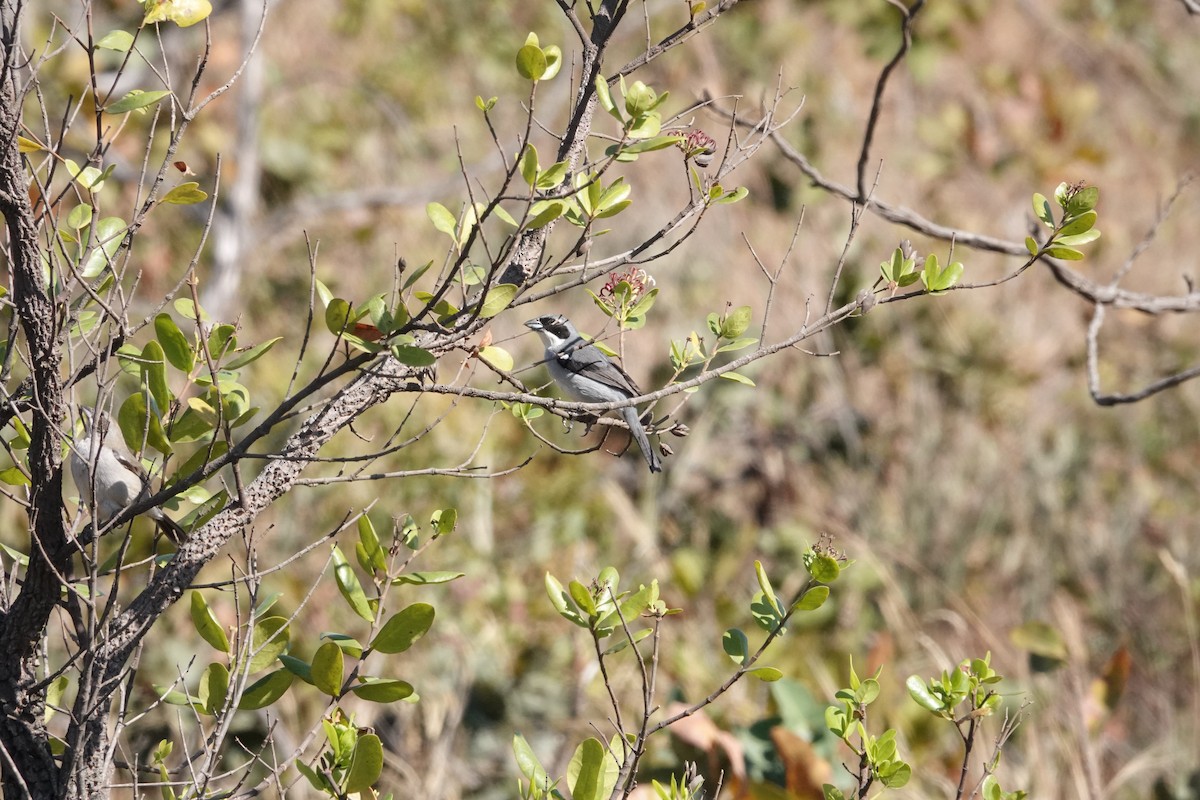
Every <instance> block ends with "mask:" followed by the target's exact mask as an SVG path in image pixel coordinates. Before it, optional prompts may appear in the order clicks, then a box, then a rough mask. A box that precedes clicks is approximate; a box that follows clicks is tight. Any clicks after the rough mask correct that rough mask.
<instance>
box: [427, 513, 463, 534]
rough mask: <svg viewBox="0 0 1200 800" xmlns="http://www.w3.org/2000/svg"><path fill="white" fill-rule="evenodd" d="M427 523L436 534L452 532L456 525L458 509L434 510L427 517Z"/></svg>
mask: <svg viewBox="0 0 1200 800" xmlns="http://www.w3.org/2000/svg"><path fill="white" fill-rule="evenodd" d="M429 524H430V525H432V526H433V530H434V532H435V533H436V534H437V535H438V536H448V535H449V534H451V533H454V528H455V527H456V526H457V525H458V509H456V508H440V509H438V510H437V511H434V512H433V514H431V515H430V517H429Z"/></svg>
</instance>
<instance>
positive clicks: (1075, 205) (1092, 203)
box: [1067, 186, 1100, 217]
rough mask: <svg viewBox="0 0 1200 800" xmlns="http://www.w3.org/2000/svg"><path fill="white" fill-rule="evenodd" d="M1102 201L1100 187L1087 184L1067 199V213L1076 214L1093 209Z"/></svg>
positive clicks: (1069, 214)
mask: <svg viewBox="0 0 1200 800" xmlns="http://www.w3.org/2000/svg"><path fill="white" fill-rule="evenodd" d="M1098 202H1100V189H1099V188H1097V187H1095V186H1085V187H1084V188H1082V189H1080V190H1079V191H1078V192H1076V193H1075V194H1073V195H1071V199H1070V200H1068V201H1067V215H1068V216H1072V217H1073V216H1075V215H1077V214H1082V213H1084V212H1085V211H1091V210H1092V209H1093V208H1095V207H1096V204H1097V203H1098Z"/></svg>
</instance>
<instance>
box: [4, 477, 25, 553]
mask: <svg viewBox="0 0 1200 800" xmlns="http://www.w3.org/2000/svg"><path fill="white" fill-rule="evenodd" d="M0 483H5V484H8V485H9V486H28V485H29V478H27V477H25V473H24V472H22V471H21V468H20V467H18V466H16V465H14V466H11V467H8V468H6V469H2V470H0ZM26 559H28V556H26Z"/></svg>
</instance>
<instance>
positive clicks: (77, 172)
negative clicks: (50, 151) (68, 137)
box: [63, 158, 105, 192]
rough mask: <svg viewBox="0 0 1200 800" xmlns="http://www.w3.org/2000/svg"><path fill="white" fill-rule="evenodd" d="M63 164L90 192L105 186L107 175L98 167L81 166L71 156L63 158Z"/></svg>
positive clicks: (72, 176) (75, 179) (69, 173)
mask: <svg viewBox="0 0 1200 800" xmlns="http://www.w3.org/2000/svg"><path fill="white" fill-rule="evenodd" d="M63 166H65V167H66V168H67V174H68V175H70V176H71V179H72V180H73V181H75V182H76V183H78V184H79V185H80V186H82V187H83V188H85V189H87V190H88V191H90V192H98V191H100V189H101V188H102V187H103V186H104V178H105V175H104V173H103V172H101V171H100V170H99V169H98V168H96V167H90V166H89V167H81V166H79V164H77V163H76V162H74V161H72V160H71V159H69V158H64V159H63Z"/></svg>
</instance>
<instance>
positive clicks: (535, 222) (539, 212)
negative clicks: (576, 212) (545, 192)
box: [525, 200, 567, 230]
mask: <svg viewBox="0 0 1200 800" xmlns="http://www.w3.org/2000/svg"><path fill="white" fill-rule="evenodd" d="M566 210H567V204H566V203H564V202H563V201H562V200H539V201H538V202H536V203H534V204H533V205H532V206H530V207H529V213H530V214H531V215H532V216H531V218H530V219H529V221H528V222H526V223H525V227H526V228H528V229H529V230H534V229H536V228H541V227H542V226H544V225H549V224H550V223H551V222H553V221H554V220H556V219H558V218H559V217H561V216H562V215H563V214H564V213H565V212H566Z"/></svg>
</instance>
